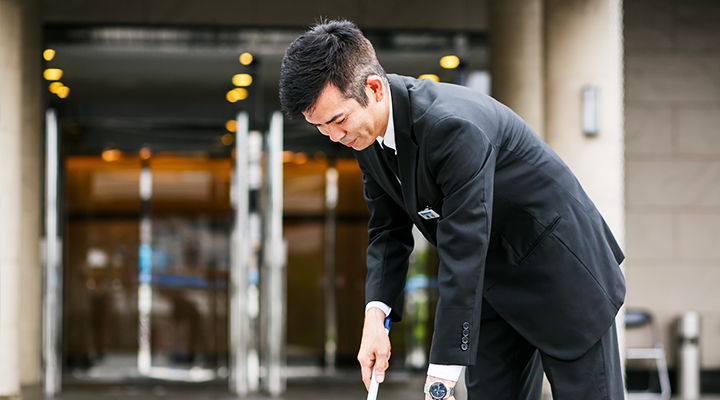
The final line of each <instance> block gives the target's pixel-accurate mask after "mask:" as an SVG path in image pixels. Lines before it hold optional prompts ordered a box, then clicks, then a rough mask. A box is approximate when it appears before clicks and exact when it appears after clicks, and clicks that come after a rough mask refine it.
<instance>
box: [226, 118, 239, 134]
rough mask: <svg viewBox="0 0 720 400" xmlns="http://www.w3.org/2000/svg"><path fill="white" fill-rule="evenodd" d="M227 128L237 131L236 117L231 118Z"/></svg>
mask: <svg viewBox="0 0 720 400" xmlns="http://www.w3.org/2000/svg"><path fill="white" fill-rule="evenodd" d="M225 129H227V131H228V132H235V131H237V121H235V120H234V119H231V120H229V121H228V122H226V123H225Z"/></svg>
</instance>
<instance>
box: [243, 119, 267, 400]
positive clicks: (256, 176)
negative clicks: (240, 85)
mask: <svg viewBox="0 0 720 400" xmlns="http://www.w3.org/2000/svg"><path fill="white" fill-rule="evenodd" d="M262 140H263V139H262V134H261V133H260V132H258V131H250V132H249V133H248V138H247V146H246V148H247V152H248V198H249V200H248V201H249V205H248V219H249V221H248V223H249V228H248V229H249V230H248V236H247V237H248V239H249V242H250V244H249V249H250V250H249V252H250V253H249V257H248V267H247V280H248V281H247V313H248V328H247V331H246V332H247V335H248V336H247V352H248V353H247V377H248V378H247V381H248V392H250V393H252V392H257V391H259V390H260V339H259V338H260V335H259V334H258V330H259V325H260V324H259V320H260V318H259V315H260V288H259V286H260V262H261V261H260V259H261V257H260V249H261V248H262V222H261V221H262V218H261V215H260V205H259V204H258V203H259V199H260V188H261V187H262V162H261V160H262Z"/></svg>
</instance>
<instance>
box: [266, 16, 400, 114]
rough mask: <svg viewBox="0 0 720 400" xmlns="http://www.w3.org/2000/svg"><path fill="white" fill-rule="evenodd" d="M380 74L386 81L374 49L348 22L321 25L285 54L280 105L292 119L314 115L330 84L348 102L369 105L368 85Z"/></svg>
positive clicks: (297, 40)
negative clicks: (306, 113) (323, 93)
mask: <svg viewBox="0 0 720 400" xmlns="http://www.w3.org/2000/svg"><path fill="white" fill-rule="evenodd" d="M370 75H379V76H380V77H381V78H382V79H383V81H384V82H387V77H386V76H385V71H384V70H383V68H382V67H381V66H380V63H379V62H378V60H377V57H376V56H375V49H374V48H373V46H372V44H371V43H370V41H369V40H367V39H366V38H365V36H363V34H362V32H361V31H360V29H358V27H357V26H356V25H355V24H354V23H352V22H349V21H329V22H327V21H326V22H320V23H318V24H317V25H315V26H313V27H312V28H311V29H310V30H309V31H307V32H305V34H303V35H302V36H300V37H299V38H297V39H296V40H295V41H294V42H293V43H292V44H291V45H290V47H289V48H288V49H287V51H286V52H285V57H284V58H283V63H282V68H281V75H280V103H281V105H282V108H283V110H284V111H285V114H286V115H287V116H288V117H289V118H292V117H294V116H297V115H298V114H301V113H303V112H312V110H313V108H314V107H315V103H316V102H317V99H318V97H320V93H321V92H322V90H323V89H324V88H325V86H326V85H327V84H329V83H330V84H333V85H335V86H336V87H337V88H338V89H339V90H340V93H342V95H343V97H344V98H345V99H350V98H352V99H355V100H356V101H357V102H358V103H360V104H361V105H362V106H363V107H365V106H367V105H368V97H367V94H366V93H365V82H366V80H367V77H368V76H370Z"/></svg>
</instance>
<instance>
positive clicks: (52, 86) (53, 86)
mask: <svg viewBox="0 0 720 400" xmlns="http://www.w3.org/2000/svg"><path fill="white" fill-rule="evenodd" d="M61 87H63V83H62V82H53V83H51V84H49V85H48V90H50V93H53V94H57V91H58V89H60V88H61Z"/></svg>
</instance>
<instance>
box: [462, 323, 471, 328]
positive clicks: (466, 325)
mask: <svg viewBox="0 0 720 400" xmlns="http://www.w3.org/2000/svg"><path fill="white" fill-rule="evenodd" d="M462 327H463V329H470V323H469V322H463V325H462Z"/></svg>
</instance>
